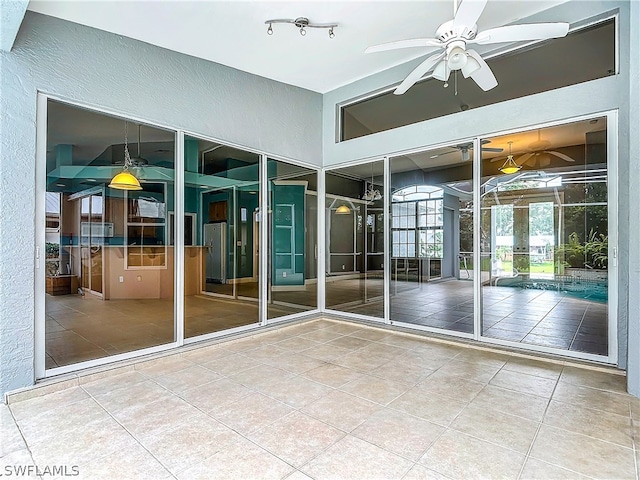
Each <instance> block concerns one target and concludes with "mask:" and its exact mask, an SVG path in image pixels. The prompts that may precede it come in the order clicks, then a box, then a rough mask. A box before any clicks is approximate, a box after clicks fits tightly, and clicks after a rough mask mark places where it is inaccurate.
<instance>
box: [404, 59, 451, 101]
mask: <svg viewBox="0 0 640 480" xmlns="http://www.w3.org/2000/svg"><path fill="white" fill-rule="evenodd" d="M443 56H444V52H443V53H437V54H435V55H432V56H430V57H429V58H427V59H426V60H425V61H424V62H422V63H421V64H420V65H418V66H417V67H416V68H415V69H414V70H413V71H412V72H411V73H410V74H409V75H407V78H405V79H404V81H403V82H402V83H401V84H400V85H399V86H398V88H396V89H395V90H394V92H393V93H394V94H395V95H402V94H403V93H404V92H406V91H407V90H409V89H410V88H411V87H413V85H414V84H415V83H416V82H417V81H418V80H420V78H421V77H422V76H423V75H424V74H425V73H427V72H428V71H429V70H430V69H431V67H433V66H434V65H435V64H436V63H437V62H438V61H439V60H440V59H441V58H442V57H443Z"/></svg>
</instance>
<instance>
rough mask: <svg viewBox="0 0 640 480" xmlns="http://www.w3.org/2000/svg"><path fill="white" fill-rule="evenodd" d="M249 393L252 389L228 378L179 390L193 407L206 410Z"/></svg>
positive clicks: (234, 400)
mask: <svg viewBox="0 0 640 480" xmlns="http://www.w3.org/2000/svg"><path fill="white" fill-rule="evenodd" d="M251 393H253V390H252V389H250V388H248V387H245V386H244V385H241V384H239V383H238V382H234V381H233V380H229V379H228V378H221V379H220V380H216V381H214V382H210V383H206V384H204V385H200V386H197V387H195V388H190V389H188V390H183V391H182V392H180V397H181V398H182V399H184V400H185V401H186V402H187V403H190V404H191V405H193V406H194V407H197V408H199V409H200V410H202V411H205V412H208V411H210V410H212V409H214V408H216V407H220V406H222V405H226V404H227V403H233V402H236V401H238V400H239V399H241V398H243V397H246V396H247V395H250V394H251Z"/></svg>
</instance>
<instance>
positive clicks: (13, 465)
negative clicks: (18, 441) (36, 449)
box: [0, 448, 42, 480]
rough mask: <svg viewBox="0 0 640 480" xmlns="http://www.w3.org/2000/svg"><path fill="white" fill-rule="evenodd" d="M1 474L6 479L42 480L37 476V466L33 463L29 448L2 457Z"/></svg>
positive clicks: (0, 463) (0, 461) (0, 460)
mask: <svg viewBox="0 0 640 480" xmlns="http://www.w3.org/2000/svg"><path fill="white" fill-rule="evenodd" d="M0 472H2V474H3V476H4V477H6V478H17V479H20V480H24V479H25V478H30V479H41V478H42V477H40V476H38V475H36V464H35V463H34V461H33V457H32V456H31V452H29V450H27V448H22V449H20V450H14V451H13V452H11V453H8V454H7V455H4V456H2V457H0Z"/></svg>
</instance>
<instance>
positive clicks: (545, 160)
mask: <svg viewBox="0 0 640 480" xmlns="http://www.w3.org/2000/svg"><path fill="white" fill-rule="evenodd" d="M539 164H540V167H541V168H542V167H547V166H549V165H551V155H547V154H545V155H543V156H542V157H540V162H539Z"/></svg>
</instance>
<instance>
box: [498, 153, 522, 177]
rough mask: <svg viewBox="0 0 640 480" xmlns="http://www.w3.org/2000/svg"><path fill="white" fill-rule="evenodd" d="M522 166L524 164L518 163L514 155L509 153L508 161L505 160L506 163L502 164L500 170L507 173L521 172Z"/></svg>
mask: <svg viewBox="0 0 640 480" xmlns="http://www.w3.org/2000/svg"><path fill="white" fill-rule="evenodd" d="M521 168H522V166H521V165H518V164H517V163H516V162H515V160H514V159H513V155H509V156H508V157H507V160H506V162H504V165H502V166H501V167H500V168H499V169H498V170H500V171H501V172H502V173H504V174H506V175H511V174H512V173H516V172H519V171H520V169H521Z"/></svg>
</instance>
